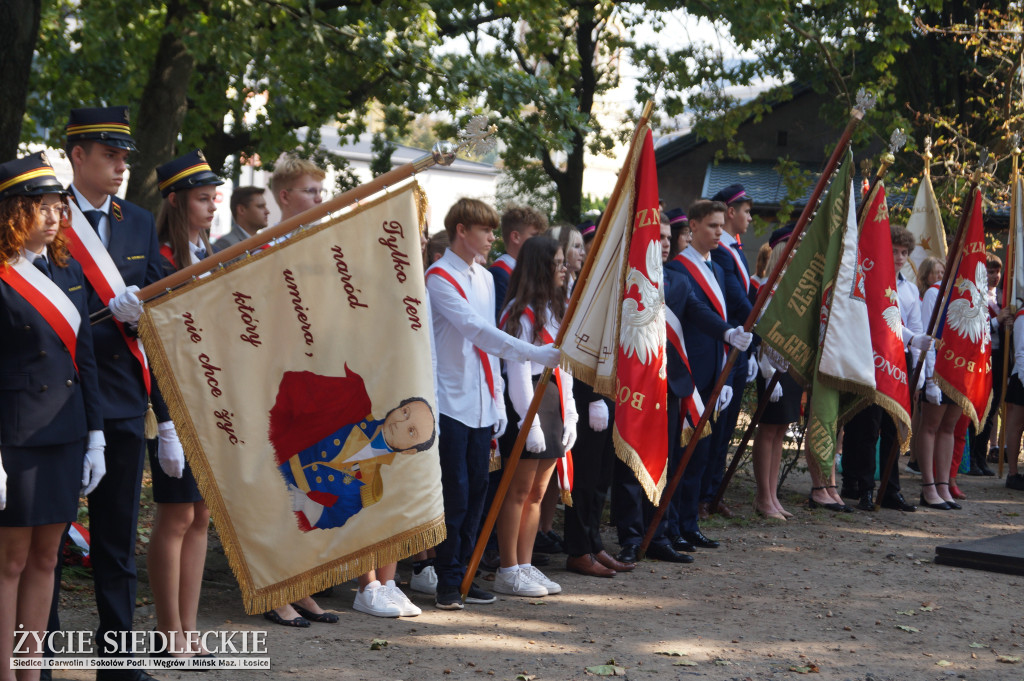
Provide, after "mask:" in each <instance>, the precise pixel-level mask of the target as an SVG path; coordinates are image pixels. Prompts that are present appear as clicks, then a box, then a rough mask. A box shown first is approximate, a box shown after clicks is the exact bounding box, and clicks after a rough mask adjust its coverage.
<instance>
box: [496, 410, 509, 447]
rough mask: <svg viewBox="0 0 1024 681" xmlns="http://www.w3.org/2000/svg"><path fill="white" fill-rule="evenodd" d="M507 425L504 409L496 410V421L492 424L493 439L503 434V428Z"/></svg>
mask: <svg viewBox="0 0 1024 681" xmlns="http://www.w3.org/2000/svg"><path fill="white" fill-rule="evenodd" d="M507 427H508V416H507V415H506V414H505V412H504V411H499V412H498V422H497V423H496V424H494V439H495V440H497V439H498V438H499V437H501V436H502V435H504V434H505V428H507Z"/></svg>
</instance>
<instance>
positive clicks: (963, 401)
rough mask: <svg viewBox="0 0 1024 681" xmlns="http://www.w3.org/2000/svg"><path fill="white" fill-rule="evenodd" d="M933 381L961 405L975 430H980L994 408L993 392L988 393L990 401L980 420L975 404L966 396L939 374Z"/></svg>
mask: <svg viewBox="0 0 1024 681" xmlns="http://www.w3.org/2000/svg"><path fill="white" fill-rule="evenodd" d="M932 380H934V381H935V385H937V386H939V388H941V389H942V392H943V393H944V394H945V395H946V397H948V398H949V399H951V400H953V401H954V402H956V403H957V404H958V405H960V408H961V409H963V410H964V413H965V414H967V418H969V419H971V423H972V424H973V425H974V429H975V430H979V429H980V428H981V424H982V423H984V422H985V419H986V418H988V411H989V409H991V408H992V391H991V390H990V391H989V393H988V401H987V402H986V403H985V412H984V414H983V415H982V416H981V418H978V412H977V410H975V408H974V403H973V402H971V401H970V400H969V399H967V396H966V395H964V394H963V393H962V392H960V391H959V390H957V389H956V388H954V387H953V385H952V384H951V383H950V382H949V381H947V380H946V379H944V378H943V377H942V376H940V375H939V374H935V375H934V376H933V377H932Z"/></svg>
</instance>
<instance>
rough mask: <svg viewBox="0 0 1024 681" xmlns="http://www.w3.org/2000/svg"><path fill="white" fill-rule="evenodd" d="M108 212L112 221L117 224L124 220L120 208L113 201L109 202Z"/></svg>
mask: <svg viewBox="0 0 1024 681" xmlns="http://www.w3.org/2000/svg"><path fill="white" fill-rule="evenodd" d="M110 212H111V213H113V215H114V219H115V220H117V221H118V222H121V220H124V215H122V214H121V206H119V205H117V203H116V202H114V201H111V202H110Z"/></svg>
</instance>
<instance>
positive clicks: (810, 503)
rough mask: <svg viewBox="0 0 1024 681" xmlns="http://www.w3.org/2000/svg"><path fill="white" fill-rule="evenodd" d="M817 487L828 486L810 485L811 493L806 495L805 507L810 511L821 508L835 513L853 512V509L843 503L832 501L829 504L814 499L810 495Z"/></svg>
mask: <svg viewBox="0 0 1024 681" xmlns="http://www.w3.org/2000/svg"><path fill="white" fill-rule="evenodd" d="M819 489H828V487H812V488H811V494H808V495H807V508H809V509H811V510H812V511H813V510H814V509H816V508H823V509H825V510H827V511H833V512H835V513H853V509H852V508H850V507H849V506H847V505H845V504H837V503H835V502H832V503H830V504H823V503H821V502H820V501H815V500H814V497H813V496H812V495H813V494H814V492H815V490H819Z"/></svg>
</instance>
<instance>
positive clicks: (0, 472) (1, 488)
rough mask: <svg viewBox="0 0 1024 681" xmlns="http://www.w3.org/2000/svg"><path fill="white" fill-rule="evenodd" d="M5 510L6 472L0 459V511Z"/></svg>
mask: <svg viewBox="0 0 1024 681" xmlns="http://www.w3.org/2000/svg"><path fill="white" fill-rule="evenodd" d="M5 508H7V471H5V470H4V464H3V460H2V459H0V511H2V510H4V509H5Z"/></svg>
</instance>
